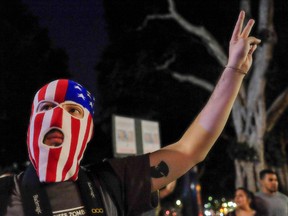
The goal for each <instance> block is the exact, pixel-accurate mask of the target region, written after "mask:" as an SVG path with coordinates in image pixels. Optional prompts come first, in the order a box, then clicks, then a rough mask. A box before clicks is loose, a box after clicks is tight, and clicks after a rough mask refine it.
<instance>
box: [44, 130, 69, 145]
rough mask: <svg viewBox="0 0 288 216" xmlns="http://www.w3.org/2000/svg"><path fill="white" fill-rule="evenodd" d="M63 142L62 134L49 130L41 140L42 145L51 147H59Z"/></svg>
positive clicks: (59, 131)
mask: <svg viewBox="0 0 288 216" xmlns="http://www.w3.org/2000/svg"><path fill="white" fill-rule="evenodd" d="M63 141H64V134H63V133H62V131H61V130H59V129H56V128H54V129H51V130H50V131H48V132H47V133H46V134H45V136H44V139H43V143H44V144H45V145H47V146H51V147H59V146H61V145H62V143H63Z"/></svg>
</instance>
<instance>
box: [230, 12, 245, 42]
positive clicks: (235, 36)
mask: <svg viewBox="0 0 288 216" xmlns="http://www.w3.org/2000/svg"><path fill="white" fill-rule="evenodd" d="M244 18H245V12H244V11H241V12H240V14H239V16H238V20H237V22H236V25H235V27H234V30H233V34H232V38H231V40H237V39H238V38H239V36H240V34H241V31H242V27H243V21H244Z"/></svg>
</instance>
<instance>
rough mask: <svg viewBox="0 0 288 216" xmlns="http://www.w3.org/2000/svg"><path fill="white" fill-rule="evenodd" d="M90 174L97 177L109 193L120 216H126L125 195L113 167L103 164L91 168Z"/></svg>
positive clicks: (105, 162) (106, 163)
mask: <svg viewBox="0 0 288 216" xmlns="http://www.w3.org/2000/svg"><path fill="white" fill-rule="evenodd" d="M88 169H89V170H90V172H91V173H92V174H93V175H95V176H96V178H97V179H98V180H99V183H100V185H101V187H102V188H103V190H104V191H107V192H108V194H109V196H110V197H111V198H112V200H113V202H114V204H115V205H116V208H117V211H118V213H119V215H125V210H124V194H123V190H122V185H121V181H120V179H119V177H118V176H117V175H116V174H115V172H114V170H113V169H112V167H111V165H110V164H109V163H108V162H107V161H104V162H101V163H97V164H94V165H92V166H89V168H88Z"/></svg>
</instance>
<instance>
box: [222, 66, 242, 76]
mask: <svg viewBox="0 0 288 216" xmlns="http://www.w3.org/2000/svg"><path fill="white" fill-rule="evenodd" d="M225 68H227V69H230V70H231V71H233V72H235V73H239V74H242V75H244V76H245V75H246V74H247V72H245V71H244V70H242V69H240V68H238V67H234V66H229V65H226V66H225Z"/></svg>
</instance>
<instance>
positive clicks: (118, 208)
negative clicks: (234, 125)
mask: <svg viewBox="0 0 288 216" xmlns="http://www.w3.org/2000/svg"><path fill="white" fill-rule="evenodd" d="M244 17H245V13H244V12H243V11H241V12H240V14H239V17H238V21H237V23H236V25H235V28H234V31H233V34H232V38H231V41H230V47H229V60H228V64H227V66H226V68H225V69H224V71H223V73H222V75H221V77H220V79H219V82H218V84H217V85H216V87H215V90H214V91H213V93H212V95H211V97H210V99H209V101H208V102H207V104H206V106H205V107H204V108H203V110H202V111H201V112H200V114H199V115H198V116H197V117H196V118H195V120H194V121H193V122H192V124H191V125H190V127H189V128H188V129H187V131H186V132H185V133H184V135H183V136H182V137H181V138H180V139H179V141H177V142H175V143H174V144H171V145H167V146H166V147H164V148H162V149H160V150H158V151H155V152H152V153H149V154H144V155H139V156H132V157H127V158H122V159H109V160H106V161H105V162H103V163H101V164H100V165H93V166H90V167H86V168H82V167H81V166H80V162H81V159H82V157H83V153H84V151H85V148H86V147H87V143H88V142H89V140H90V139H91V137H92V135H93V121H92V116H93V105H94V99H93V97H92V96H91V95H90V93H89V92H88V91H87V90H86V89H85V88H84V87H82V86H81V85H79V84H78V83H75V82H73V81H71V80H56V81H53V82H50V83H48V84H47V85H45V86H44V87H42V88H41V89H40V90H39V91H38V92H37V93H36V95H35V98H34V101H33V105H32V113H31V118H30V125H29V129H28V133H27V145H28V152H29V157H30V161H31V165H30V166H29V167H28V168H27V170H25V171H24V172H23V173H21V174H19V175H17V176H9V177H4V178H0V185H1V184H2V185H6V186H7V187H6V188H7V189H6V188H5V187H2V189H0V198H1V200H0V201H1V202H0V210H1V212H0V214H1V215H5V216H6V215H8V216H12V215H17V216H22V215H26V216H33V215H45V216H49V215H53V216H66V215H106V216H110V215H111V216H117V215H125V216H134V215H139V214H141V213H142V212H146V211H148V210H150V209H151V208H153V207H155V206H156V205H157V204H158V197H157V194H156V193H155V192H157V191H158V190H159V189H161V188H163V187H165V185H167V184H169V183H170V182H172V181H174V180H176V179H177V178H179V177H180V176H182V175H183V174H185V173H186V172H187V171H188V170H190V169H191V168H192V167H193V166H194V165H195V164H197V163H199V162H200V161H202V160H204V158H205V157H206V155H207V154H208V152H209V150H210V149H211V147H212V146H213V144H214V143H215V141H216V139H217V138H218V137H219V135H220V133H221V131H222V130H223V128H224V126H225V123H226V121H227V119H228V117H229V114H230V111H231V109H232V105H233V102H234V100H235V98H236V96H237V94H238V91H239V89H240V86H241V83H242V81H243V78H244V76H245V74H246V73H247V72H248V70H249V68H250V67H251V64H252V54H253V52H254V51H255V49H256V47H257V44H259V43H260V40H259V39H257V38H255V37H252V36H249V34H250V31H251V29H252V26H253V24H254V20H249V21H248V23H247V25H246V26H245V28H243V29H242V27H243V22H244ZM7 178H8V179H10V181H7ZM3 179H6V180H3ZM3 188H5V189H3ZM5 196H6V198H4V197H5Z"/></svg>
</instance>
